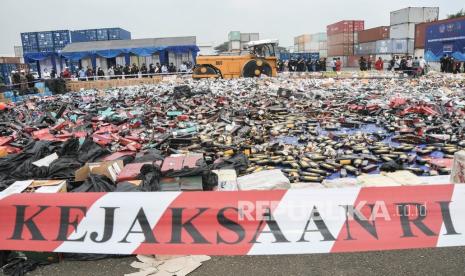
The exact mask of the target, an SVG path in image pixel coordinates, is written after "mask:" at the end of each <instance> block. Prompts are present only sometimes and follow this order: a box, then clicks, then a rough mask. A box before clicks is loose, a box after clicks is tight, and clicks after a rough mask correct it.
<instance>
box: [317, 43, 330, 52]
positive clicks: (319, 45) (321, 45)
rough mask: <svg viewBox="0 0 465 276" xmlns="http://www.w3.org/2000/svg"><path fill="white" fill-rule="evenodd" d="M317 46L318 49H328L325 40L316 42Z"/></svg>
mask: <svg viewBox="0 0 465 276" xmlns="http://www.w3.org/2000/svg"><path fill="white" fill-rule="evenodd" d="M318 48H319V49H320V50H327V49H328V42H327V41H320V42H318Z"/></svg>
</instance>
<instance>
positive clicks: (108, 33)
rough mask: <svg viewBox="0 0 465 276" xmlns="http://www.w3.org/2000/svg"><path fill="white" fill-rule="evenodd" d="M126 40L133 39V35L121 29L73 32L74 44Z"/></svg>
mask: <svg viewBox="0 0 465 276" xmlns="http://www.w3.org/2000/svg"><path fill="white" fill-rule="evenodd" d="M126 39H131V33H130V32H128V31H126V30H124V29H121V28H102V29H87V30H76V31H72V32H71V40H72V42H87V41H104V40H126Z"/></svg>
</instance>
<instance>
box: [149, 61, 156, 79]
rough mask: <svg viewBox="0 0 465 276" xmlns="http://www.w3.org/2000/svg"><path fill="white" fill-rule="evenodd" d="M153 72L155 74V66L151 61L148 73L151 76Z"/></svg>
mask: <svg viewBox="0 0 465 276" xmlns="http://www.w3.org/2000/svg"><path fill="white" fill-rule="evenodd" d="M153 74H155V67H154V66H153V63H150V65H149V75H150V77H151V78H152V77H153Z"/></svg>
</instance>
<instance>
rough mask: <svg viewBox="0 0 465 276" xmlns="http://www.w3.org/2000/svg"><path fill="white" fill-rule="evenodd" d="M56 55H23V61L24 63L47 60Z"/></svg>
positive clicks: (45, 53) (52, 53)
mask: <svg viewBox="0 0 465 276" xmlns="http://www.w3.org/2000/svg"><path fill="white" fill-rule="evenodd" d="M54 55H55V56H56V55H58V54H57V53H55V52H44V53H25V54H24V59H25V60H26V62H33V61H41V60H44V59H47V58H48V57H51V56H54Z"/></svg>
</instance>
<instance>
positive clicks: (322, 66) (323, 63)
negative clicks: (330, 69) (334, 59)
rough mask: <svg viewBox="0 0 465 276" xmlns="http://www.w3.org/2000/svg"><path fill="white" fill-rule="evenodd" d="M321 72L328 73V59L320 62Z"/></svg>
mask: <svg viewBox="0 0 465 276" xmlns="http://www.w3.org/2000/svg"><path fill="white" fill-rule="evenodd" d="M320 70H321V71H323V72H326V58H323V59H322V60H320Z"/></svg>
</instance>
